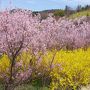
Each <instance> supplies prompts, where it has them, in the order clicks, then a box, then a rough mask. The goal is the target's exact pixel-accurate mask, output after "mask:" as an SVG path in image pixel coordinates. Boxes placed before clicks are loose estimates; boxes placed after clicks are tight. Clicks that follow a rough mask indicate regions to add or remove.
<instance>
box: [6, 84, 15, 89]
mask: <svg viewBox="0 0 90 90" xmlns="http://www.w3.org/2000/svg"><path fill="white" fill-rule="evenodd" d="M4 90H14V86H13V84H7V85H5V88H4Z"/></svg>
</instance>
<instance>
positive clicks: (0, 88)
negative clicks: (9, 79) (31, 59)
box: [0, 84, 49, 90]
mask: <svg viewBox="0 0 90 90" xmlns="http://www.w3.org/2000/svg"><path fill="white" fill-rule="evenodd" d="M0 90H4V88H3V85H0ZM14 90H49V89H48V88H47V87H35V86H31V85H29V84H24V85H21V86H18V87H16V88H15V89H14Z"/></svg>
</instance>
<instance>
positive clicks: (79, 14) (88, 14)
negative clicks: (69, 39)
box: [69, 10, 90, 19]
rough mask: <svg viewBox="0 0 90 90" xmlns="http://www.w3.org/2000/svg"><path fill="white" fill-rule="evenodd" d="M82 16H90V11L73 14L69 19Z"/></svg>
mask: <svg viewBox="0 0 90 90" xmlns="http://www.w3.org/2000/svg"><path fill="white" fill-rule="evenodd" d="M82 16H90V10H85V11H81V12H78V13H75V14H72V15H71V16H69V18H71V19H75V18H79V17H82Z"/></svg>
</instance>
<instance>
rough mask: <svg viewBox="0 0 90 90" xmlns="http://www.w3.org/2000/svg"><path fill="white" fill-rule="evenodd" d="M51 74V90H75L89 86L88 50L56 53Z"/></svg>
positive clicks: (89, 51)
mask: <svg viewBox="0 0 90 90" xmlns="http://www.w3.org/2000/svg"><path fill="white" fill-rule="evenodd" d="M54 63H55V64H56V65H58V64H60V65H59V66H55V67H53V70H52V72H51V77H52V82H51V86H50V87H51V90H57V89H58V90H77V88H79V87H81V86H83V85H88V84H90V49H88V50H87V51H84V50H83V49H78V50H74V51H63V50H61V51H58V52H57V54H56V56H55V59H54Z"/></svg>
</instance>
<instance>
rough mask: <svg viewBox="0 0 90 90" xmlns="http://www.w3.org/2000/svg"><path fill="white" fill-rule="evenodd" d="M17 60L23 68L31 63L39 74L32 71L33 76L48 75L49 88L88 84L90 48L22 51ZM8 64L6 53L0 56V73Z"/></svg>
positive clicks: (64, 89) (71, 89)
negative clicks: (36, 52)
mask: <svg viewBox="0 0 90 90" xmlns="http://www.w3.org/2000/svg"><path fill="white" fill-rule="evenodd" d="M19 60H22V61H23V68H27V67H28V65H31V66H32V67H34V68H35V70H37V73H39V74H36V75H34V74H35V73H33V75H32V76H33V77H34V76H35V77H38V76H37V75H41V77H42V76H44V77H50V79H51V81H50V82H51V83H50V90H77V88H79V87H81V86H84V85H88V84H90V48H89V49H87V50H86V51H84V50H83V49H78V50H74V51H65V50H60V51H57V50H52V51H47V52H45V53H44V54H43V53H41V52H40V53H38V55H37V56H34V55H31V54H30V53H28V52H27V53H25V52H23V53H22V54H21V55H20V56H19V57H17V61H19ZM9 65H10V61H9V59H8V57H7V55H3V56H2V57H1V58H0V74H1V73H3V72H5V71H6V70H7V68H8V67H9ZM44 74H45V75H44ZM0 78H1V77H0Z"/></svg>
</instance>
